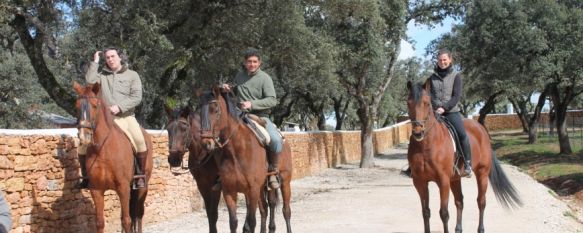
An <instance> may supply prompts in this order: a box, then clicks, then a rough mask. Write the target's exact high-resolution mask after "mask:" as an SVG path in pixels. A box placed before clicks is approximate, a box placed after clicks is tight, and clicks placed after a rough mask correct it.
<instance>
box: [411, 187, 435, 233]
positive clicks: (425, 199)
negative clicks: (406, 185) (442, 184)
mask: <svg viewBox="0 0 583 233" xmlns="http://www.w3.org/2000/svg"><path fill="white" fill-rule="evenodd" d="M413 185H415V189H417V194H419V199H420V200H421V214H422V215H423V226H424V228H425V233H430V232H431V230H430V227H429V218H430V217H431V211H430V209H429V189H428V188H427V185H428V184H427V182H426V181H420V180H418V179H415V178H413Z"/></svg>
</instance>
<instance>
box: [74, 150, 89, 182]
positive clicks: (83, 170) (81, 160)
mask: <svg viewBox="0 0 583 233" xmlns="http://www.w3.org/2000/svg"><path fill="white" fill-rule="evenodd" d="M78 157H79V167H80V168H81V180H79V182H78V183H77V184H75V188H78V189H87V188H89V177H88V176H87V168H85V157H87V156H86V155H82V154H79V155H78Z"/></svg>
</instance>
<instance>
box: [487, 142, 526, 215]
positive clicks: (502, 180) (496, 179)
mask: <svg viewBox="0 0 583 233" xmlns="http://www.w3.org/2000/svg"><path fill="white" fill-rule="evenodd" d="M489 177H490V184H491V185H492V189H493V190H494V194H496V199H498V202H500V204H502V205H503V206H504V208H507V209H508V208H511V207H512V208H515V207H519V206H522V201H521V200H520V196H519V195H518V193H517V192H516V189H515V188H514V185H512V183H510V180H509V179H508V177H507V176H506V173H504V170H502V167H501V166H500V162H499V161H498V159H497V158H496V151H494V150H492V169H491V170H490V175H489Z"/></svg>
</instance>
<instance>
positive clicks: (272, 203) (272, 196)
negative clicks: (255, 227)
mask: <svg viewBox="0 0 583 233" xmlns="http://www.w3.org/2000/svg"><path fill="white" fill-rule="evenodd" d="M268 194H269V195H268V197H267V198H268V200H269V232H270V233H274V232H275V228H276V227H275V207H276V206H277V195H278V192H277V189H272V190H271V191H269V193H268Z"/></svg>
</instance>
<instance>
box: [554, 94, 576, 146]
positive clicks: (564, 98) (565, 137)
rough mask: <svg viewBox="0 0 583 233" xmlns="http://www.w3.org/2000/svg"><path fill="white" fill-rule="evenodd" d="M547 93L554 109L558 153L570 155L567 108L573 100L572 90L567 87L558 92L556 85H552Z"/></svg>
mask: <svg viewBox="0 0 583 233" xmlns="http://www.w3.org/2000/svg"><path fill="white" fill-rule="evenodd" d="M549 93H550V96H551V101H553V105H554V107H555V121H556V127H557V134H558V136H559V148H560V151H559V153H561V154H568V155H570V154H572V153H573V150H572V149H571V143H570V142H569V134H568V132H567V108H568V106H569V103H570V102H571V100H572V99H573V89H572V87H571V86H567V87H564V89H563V90H561V91H559V87H558V86H557V84H554V85H553V86H552V87H551V89H550V91H549Z"/></svg>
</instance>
